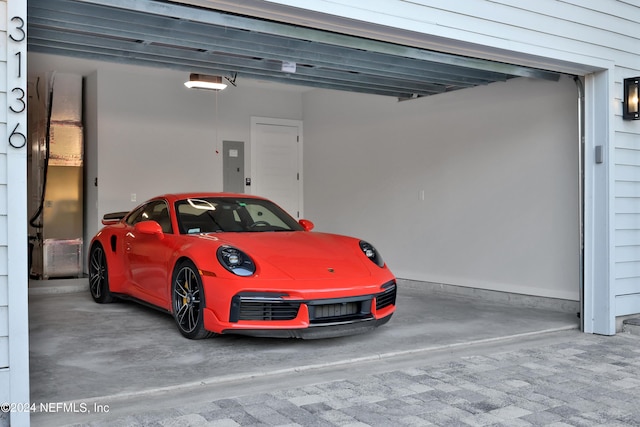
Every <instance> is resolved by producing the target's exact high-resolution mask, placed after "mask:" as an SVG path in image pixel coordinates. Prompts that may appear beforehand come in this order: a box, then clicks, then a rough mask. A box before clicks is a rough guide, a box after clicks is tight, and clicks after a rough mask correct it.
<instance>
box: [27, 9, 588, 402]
mask: <svg viewBox="0 0 640 427" xmlns="http://www.w3.org/2000/svg"><path fill="white" fill-rule="evenodd" d="M122 3H135V4H133V5H127V6H123V5H122ZM28 17H29V21H28V22H29V29H28V30H29V31H28V43H29V45H28V46H29V57H28V70H29V74H30V76H32V75H33V76H37V75H41V76H42V75H44V76H47V78H51V77H52V76H53V78H55V73H61V74H62V73H70V74H76V75H80V76H82V77H83V78H84V118H83V124H84V129H85V134H84V138H85V141H84V143H85V147H84V150H85V151H84V155H85V163H84V167H85V171H84V174H85V180H84V182H85V189H84V200H85V201H84V233H83V239H84V241H85V242H88V240H89V239H90V237H91V236H92V235H93V234H95V232H96V231H97V230H98V227H99V221H100V218H101V217H102V215H103V214H105V213H107V212H112V211H122V210H128V209H131V208H133V207H135V206H136V205H137V204H138V203H140V202H142V201H143V200H145V199H147V198H149V197H152V196H155V195H156V194H158V193H168V192H178V191H189V190H195V191H198V190H214V191H215V190H222V189H223V172H222V171H223V168H224V165H223V156H222V151H223V141H241V142H244V150H245V172H246V174H247V176H248V177H249V176H250V174H249V172H248V171H250V169H251V167H252V164H253V163H252V162H254V161H256V159H252V158H251V151H252V150H251V148H252V144H251V141H252V132H251V126H250V123H251V118H252V117H266V118H273V119H286V120H293V121H299V122H301V123H303V125H304V131H303V135H302V136H303V138H302V147H303V148H302V149H303V150H304V151H303V152H304V154H303V156H302V157H303V162H302V164H301V165H299V168H300V172H299V173H300V174H301V179H300V185H302V187H303V194H304V196H303V200H302V202H303V204H302V206H303V210H301V214H302V215H304V217H305V218H308V219H311V220H312V221H314V223H315V224H316V230H318V231H326V232H334V233H339V234H349V235H354V236H361V237H363V238H366V239H368V240H370V241H372V242H373V243H374V244H375V245H376V246H377V247H378V249H379V250H380V251H381V252H382V254H383V255H384V257H385V260H386V261H387V264H388V265H389V266H390V268H391V269H392V271H393V272H394V273H395V274H396V276H397V277H399V278H401V279H403V280H402V281H401V282H402V284H404V289H406V294H405V297H404V298H403V297H402V290H403V287H402V286H401V287H400V295H399V296H400V297H401V299H400V300H399V303H405V304H406V306H407V308H409V307H410V308H411V311H410V312H409V311H407V312H405V313H402V311H403V308H402V307H401V306H399V308H398V314H397V316H396V319H394V320H397V322H394V320H392V321H391V323H390V324H389V325H387V326H386V327H385V328H384V329H381V330H380V331H376V332H374V334H373V335H374V336H375V340H377V341H379V342H380V348H375V349H373V351H374V352H377V353H378V354H383V353H385V352H386V351H388V349H389V348H392V347H393V344H392V345H391V346H390V347H387V346H385V345H383V344H384V343H385V342H386V343H391V342H392V341H393V339H392V338H393V336H394V334H397V336H398V337H404V338H405V339H408V337H410V336H411V337H413V336H420V337H421V339H420V340H416V345H422V346H429V345H431V344H430V343H433V342H439V343H441V344H442V345H451V344H455V343H456V342H461V341H460V340H463V341H464V340H474V339H490V338H491V337H490V336H481V334H480V331H479V330H476V329H475V328H470V327H468V326H467V330H468V331H469V332H471V333H470V334H458V332H459V331H461V330H463V329H465V326H464V325H475V326H482V330H487V331H492V332H493V333H496V334H498V335H500V334H502V333H506V334H513V333H516V334H517V333H531V332H532V331H534V330H549V329H554V328H558V327H559V328H565V327H574V328H577V327H578V326H579V325H578V320H577V318H576V316H575V313H576V312H577V311H579V300H580V274H579V272H580V268H581V267H580V227H581V225H580V208H579V206H580V203H581V201H580V166H579V163H580V149H579V136H578V127H579V124H578V106H577V105H578V101H577V98H578V94H577V89H576V84H575V82H574V79H573V76H567V75H561V74H559V73H555V72H551V71H546V70H542V69H537V68H535V67H531V66H527V67H524V66H518V65H512V64H506V63H500V62H494V61H488V60H483V59H476V58H471V57H462V56H457V55H451V54H445V53H440V52H434V51H428V50H425V49H421V48H417V47H411V46H401V45H397V44H391V43H385V42H380V41H376V40H372V39H364V38H358V37H353V36H348V35H345V34H339V33H336V32H326V31H320V30H314V29H312V28H308V27H305V26H302V25H297V26H293V25H286V24H282V23H277V22H271V21H267V20H259V19H252V18H247V17H243V16H239V15H234V14H228V13H223V12H219V11H214V10H210V9H204V8H195V7H189V6H186V5H181V4H176V3H170V2H159V1H138V2H118V1H115V0H114V1H68V0H53V1H52V0H31V1H29V3H28ZM190 73H202V74H210V75H219V76H222V77H223V78H224V79H225V81H227V82H228V84H229V86H228V87H227V89H225V90H224V91H220V92H210V91H196V90H188V89H186V88H185V87H184V85H183V83H184V81H185V80H186V79H187V78H188V76H189V74H190ZM254 184H255V183H254ZM245 189H246V190H247V192H250V191H251V190H252V187H250V186H249V187H246V188H245ZM134 195H135V197H134ZM276 202H278V200H276ZM85 250H86V248H85ZM50 282H57V283H61V282H63V281H61V280H49V281H46V280H42V281H37V283H36V282H34V285H33V286H34V288H36V289H34V290H35V291H36V292H34V300H35V301H37V302H36V303H34V304H32V305H31V306H30V311H31V314H30V316H31V318H32V319H33V320H32V337H31V340H32V366H36V365H37V364H39V363H40V362H41V363H42V366H47V367H51V369H52V370H53V369H54V368H53V366H55V367H57V368H60V369H61V370H59V371H56V372H57V373H56V374H55V375H52V374H51V371H49V372H47V369H49V368H41V367H39V368H36V369H34V368H32V384H33V383H35V381H34V380H33V378H34V377H33V376H34V375H38V376H39V378H45V377H47V376H48V377H49V380H47V381H51V380H52V379H53V378H54V377H56V376H57V375H62V374H63V373H64V372H65V371H64V369H62V368H65V367H64V366H63V364H61V363H60V362H59V360H63V359H64V360H67V361H68V362H66V363H71V364H72V365H73V366H75V367H79V368H81V369H82V368H83V366H82V364H83V363H88V362H86V359H85V361H84V362H82V361H81V360H79V359H78V360H75V361H72V360H74V359H73V358H70V357H68V356H69V355H68V354H66V353H65V352H66V351H68V350H65V349H64V346H65V344H64V342H65V340H67V339H69V337H70V336H74V335H76V332H77V334H79V335H76V336H86V334H93V335H94V336H93V338H92V339H93V340H95V343H96V344H97V345H101V344H103V345H105V346H106V347H107V348H109V346H110V345H111V344H110V343H113V342H114V341H113V340H117V336H115V335H111V334H107V336H105V337H104V339H101V338H100V337H99V336H98V335H100V332H98V333H96V332H95V331H96V329H92V330H91V329H82V328H81V327H80V326H78V323H77V322H75V321H74V322H73V323H74V324H75V325H76V326H73V327H71V326H70V325H69V326H68V327H69V328H70V329H69V335H65V334H60V335H59V336H58V338H55V337H53V338H52V337H51V336H52V335H53V334H55V332H52V333H48V331H47V328H51V327H52V326H55V327H56V328H58V327H59V328H64V327H65V326H64V323H65V321H67V320H68V321H70V320H72V319H76V320H79V319H80V318H76V316H80V317H81V318H83V319H85V320H84V321H87V319H86V318H84V317H83V316H86V314H87V313H91V316H89V317H91V318H95V317H100V316H105V317H106V318H111V317H119V316H122V317H126V316H133V317H132V318H131V319H130V320H131V321H130V322H128V323H127V324H128V325H129V326H128V327H129V328H131V325H132V324H133V325H136V326H135V327H134V329H137V330H138V331H140V332H142V333H145V332H143V331H151V332H146V333H152V331H154V330H156V329H157V328H160V329H162V328H164V327H165V326H166V325H167V324H168V325H169V326H168V327H170V326H171V318H170V317H166V319H165V318H164V317H162V316H159V319H156V317H155V316H156V315H155V314H149V313H153V312H149V311H147V310H145V309H141V308H140V307H137V306H135V307H132V306H130V305H129V304H122V305H114V306H110V307H99V306H96V305H93V303H91V302H90V298H89V296H88V293H86V295H84V296H82V297H81V296H79V295H75V294H74V296H72V297H67V298H65V297H61V296H59V295H52V294H49V293H47V292H48V290H47V289H49V290H51V289H53V288H56V285H55V284H53V283H50ZM425 290H428V291H431V292H435V293H434V294H429V298H423V297H421V295H422V296H423V294H421V293H420V291H422V292H424V291H425ZM436 291H447V292H448V293H447V294H440V293H439V292H436ZM443 295H447V296H443ZM85 297H86V298H85ZM484 297H487V298H493V299H494V301H495V300H496V299H497V300H500V301H499V302H501V303H506V304H501V305H500V304H496V303H495V302H482V301H480V300H481V299H483V298H484ZM47 298H49V301H58V302H57V304H60V307H61V310H62V313H65V312H66V313H69V314H70V315H69V316H67V317H65V316H63V315H62V316H61V315H59V314H55V315H54V314H51V313H50V312H48V311H47V310H46V309H45V308H43V307H45V306H46V305H47V304H46V302H45V301H46V299H47ZM439 298H444V300H441V299H439ZM69 301H75V302H76V304H71V305H69V306H67V305H66V304H68V302H69ZM429 301H431V302H429ZM442 301H448V303H449V304H452V307H454V308H453V309H452V312H457V314H458V315H460V316H454V315H453V314H449V315H448V314H447V310H445V311H443V312H439V311H437V309H436V305H438V304H436V305H434V303H435V302H440V303H441V304H439V305H440V306H443V304H444V303H442ZM417 302H419V303H424V306H420V305H419V304H417ZM460 302H464V304H461V303H460ZM483 304H487V305H483ZM445 306H446V305H445ZM526 306H529V307H526ZM531 306H535V308H531ZM471 307H478V310H477V311H476V310H471ZM39 310H43V311H41V312H40V314H39ZM140 310H143V311H140ZM423 310H424V311H423ZM467 311H468V312H467ZM123 312H126V313H127V314H126V316H125V314H124V313H123ZM465 312H466V313H465ZM498 312H500V313H503V314H505V316H506V319H510V320H506V322H505V317H500V316H498V317H495V318H493V319H492V321H493V322H495V323H491V322H490V323H489V324H487V323H484V321H485V320H487V319H490V318H492V313H498ZM97 313H100V315H99V316H98V315H96V314H97ZM139 313H142V314H143V315H145V316H151V317H152V319H153V320H154V321H157V322H159V323H158V324H159V325H161V326H158V324H157V323H155V322H154V323H153V325H155V326H153V325H151V324H149V320H146V321H145V320H144V319H141V318H140V317H139ZM434 313H438V315H434ZM469 314H472V317H466V316H467V315H469ZM49 316H54V318H51V317H49ZM57 316H60V317H57ZM474 316H475V317H474ZM480 318H483V319H484V320H483V321H482V322H479V321H478V320H479V319H480ZM112 320H113V319H112ZM114 321H115V320H114ZM465 322H467V323H465ZM537 322H542V323H537ZM547 322H551V324H549V323H547ZM553 322H557V323H553ZM505 323H506V324H510V326H511V325H516V324H517V325H520V326H522V327H523V328H522V329H518V327H516V326H513V329H511V328H507V329H509V330H506V331H505V330H504V329H501V328H498V327H497V326H495V325H498V324H505ZM105 324H106V321H105V322H102V326H100V327H98V328H97V329H98V330H100V331H103V330H104V329H105V326H104V325H105ZM402 325H404V327H406V329H403V326H402ZM490 325H494V326H493V327H492V326H490ZM123 328H124V326H123ZM394 328H399V329H400V330H398V329H396V330H394ZM531 328H533V329H531ZM536 328H538V329H536ZM157 333H158V334H161V335H166V334H165V331H164V330H159V331H158V332H157ZM441 333H445V335H446V336H447V337H449V338H447V339H445V338H438V339H444V340H445V341H438V339H436V338H437V337H439V336H440V334H441ZM83 334H85V335H83ZM478 334H480V335H478ZM45 337H46V338H45ZM176 338H179V337H178V335H177V334H176ZM389 339H391V341H388V340H389ZM74 340H75V338H74ZM238 340H240V341H242V342H240V343H239V342H238ZM339 341H340V342H339V343H337V346H345V345H346V347H345V348H346V350H345V351H347V353H345V354H348V352H350V351H353V352H355V353H357V348H358V346H359V345H360V346H361V345H362V344H363V343H366V342H367V341H368V340H367V337H358V338H354V339H351V340H339ZM345 341H348V345H347V343H345ZM409 341H411V340H409ZM145 342H146V341H145ZM218 343H219V341H218ZM218 343H217V342H216V340H211V341H210V342H206V343H199V344H197V348H198V349H199V350H194V351H195V352H198V351H207V350H210V349H211V348H216V349H219V347H218V346H219V344H218ZM223 343H224V344H223V345H224V346H234V345H241V346H249V347H260V346H261V345H262V346H264V341H262V340H258V341H255V342H254V341H247V340H246V339H238V338H225V339H224V340H223ZM147 344H148V345H149V346H150V347H149V348H157V346H158V344H157V343H156V344H153V343H147ZM177 345H178V344H177ZM317 345H318V344H309V345H307V344H296V343H275V344H274V343H273V342H269V349H265V348H264V347H261V348H260V349H259V350H257V349H255V348H254V349H253V351H260V352H262V353H264V354H273V355H274V358H273V360H274V361H279V362H280V363H282V362H283V360H284V362H285V363H286V362H287V361H286V358H287V357H286V356H287V354H288V353H290V352H291V351H306V350H303V349H301V348H300V347H301V346H308V348H309V349H313V348H314V347H312V346H317ZM329 347H333V346H329ZM138 348H139V346H138V345H134V344H131V345H129V346H128V347H127V348H126V349H124V350H122V354H121V355H122V356H123V357H127V358H129V357H131V358H132V359H133V360H135V359H136V357H135V355H134V354H133V353H135V352H136V351H137V350H138ZM294 349H295V350H294ZM229 351H231V350H229ZM278 352H280V353H278ZM276 355H277V357H276ZM100 356H101V357H103V358H104V359H103V360H105V361H106V358H107V356H105V355H104V353H101V354H100ZM199 357H200V355H193V358H194V360H195V359H199ZM323 357H327V356H326V355H325V356H322V355H318V359H307V360H308V362H307V363H308V364H311V365H312V364H313V363H314V360H315V361H316V362H318V363H319V362H320V361H321V360H322V358H323ZM93 360H98V359H93ZM140 360H141V361H143V360H144V358H143V357H141V358H140ZM92 363H93V362H92ZM105 363H106V362H105ZM229 363H231V361H229ZM274 366H276V365H274ZM68 367H69V366H66V368H68ZM57 368H55V369H57ZM84 369H86V372H88V373H91V374H90V376H89V378H90V377H91V375H94V373H95V372H97V371H99V366H98V365H96V366H90V367H89V366H84ZM273 369H277V367H274V368H273ZM123 372H125V373H126V370H125V371H123ZM191 374H192V375H195V377H194V378H197V374H198V372H192V373H191ZM191 374H190V375H191ZM62 376H64V375H62ZM45 383H46V382H45ZM43 384H44V383H43ZM52 384H53V382H52ZM48 392H50V390H49V391H48ZM48 392H42V393H43V394H42V395H38V397H39V398H42V399H45V397H46V394H47V393H48ZM74 393H75V392H74ZM74 393H69V395H68V399H69V400H72V399H77V398H80V397H82V396H78V395H75V394H74ZM104 393H107V394H108V393H113V390H106V389H105V390H104ZM58 400H60V399H58Z"/></svg>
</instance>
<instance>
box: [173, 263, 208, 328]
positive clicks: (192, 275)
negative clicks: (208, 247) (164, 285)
mask: <svg viewBox="0 0 640 427" xmlns="http://www.w3.org/2000/svg"><path fill="white" fill-rule="evenodd" d="M171 294H172V306H173V307H172V308H173V317H174V318H175V320H176V325H177V326H178V330H179V331H180V333H181V334H182V335H184V336H185V337H187V338H189V339H192V340H199V339H203V338H208V337H210V336H211V335H213V334H212V333H211V332H209V331H207V330H206V329H205V328H204V319H203V317H204V291H203V289H202V280H201V279H200V275H199V274H198V269H197V268H196V266H195V265H194V264H193V263H192V262H191V261H183V262H181V263H180V264H179V265H178V267H177V268H176V269H175V271H174V274H173V285H172V286H171Z"/></svg>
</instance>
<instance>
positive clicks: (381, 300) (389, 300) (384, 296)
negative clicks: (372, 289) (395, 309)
mask: <svg viewBox="0 0 640 427" xmlns="http://www.w3.org/2000/svg"><path fill="white" fill-rule="evenodd" d="M396 288H397V287H396V285H395V284H393V285H392V286H390V287H389V288H388V289H387V290H386V291H384V292H382V293H381V294H378V295H376V310H381V309H383V308H385V307H388V306H390V305H395V303H396Z"/></svg>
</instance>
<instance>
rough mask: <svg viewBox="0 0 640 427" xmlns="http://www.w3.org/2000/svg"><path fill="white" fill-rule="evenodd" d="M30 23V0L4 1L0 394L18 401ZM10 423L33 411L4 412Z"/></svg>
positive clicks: (23, 382)
mask: <svg viewBox="0 0 640 427" xmlns="http://www.w3.org/2000/svg"><path fill="white" fill-rule="evenodd" d="M26 28H27V2H26V0H5V1H0V34H1V36H0V37H2V38H3V43H2V44H1V46H2V47H3V49H0V76H2V78H0V94H1V95H2V96H0V99H2V101H3V104H4V105H3V107H2V108H0V384H2V386H1V387H0V400H1V401H2V402H13V403H18V402H22V403H25V402H29V328H28V289H27V288H28V271H27V264H28V255H27V203H26V202H27V196H26V193H27V180H26V176H27V158H26V145H27V144H26V142H27V141H26V135H27V129H26V127H27V125H26V123H27V120H26V118H27V117H26V116H27V113H26V101H27V96H26V77H27V72H26V58H27V46H26V45H27V40H26V39H27V36H26ZM22 107H24V108H22ZM5 425H12V426H13V425H15V426H28V425H29V414H28V413H18V412H11V413H9V414H2V415H1V416H0V426H5Z"/></svg>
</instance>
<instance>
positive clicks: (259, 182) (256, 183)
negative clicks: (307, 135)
mask: <svg viewBox="0 0 640 427" xmlns="http://www.w3.org/2000/svg"><path fill="white" fill-rule="evenodd" d="M250 188H251V190H250V191H251V194H255V195H258V196H262V197H266V198H268V199H271V200H272V201H274V202H275V203H277V204H278V205H280V206H281V207H282V208H283V209H284V210H286V211H287V212H288V213H289V214H290V215H291V216H293V217H294V218H301V216H302V122H300V121H297V120H282V119H269V118H258V117H253V118H252V120H251V187H250Z"/></svg>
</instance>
